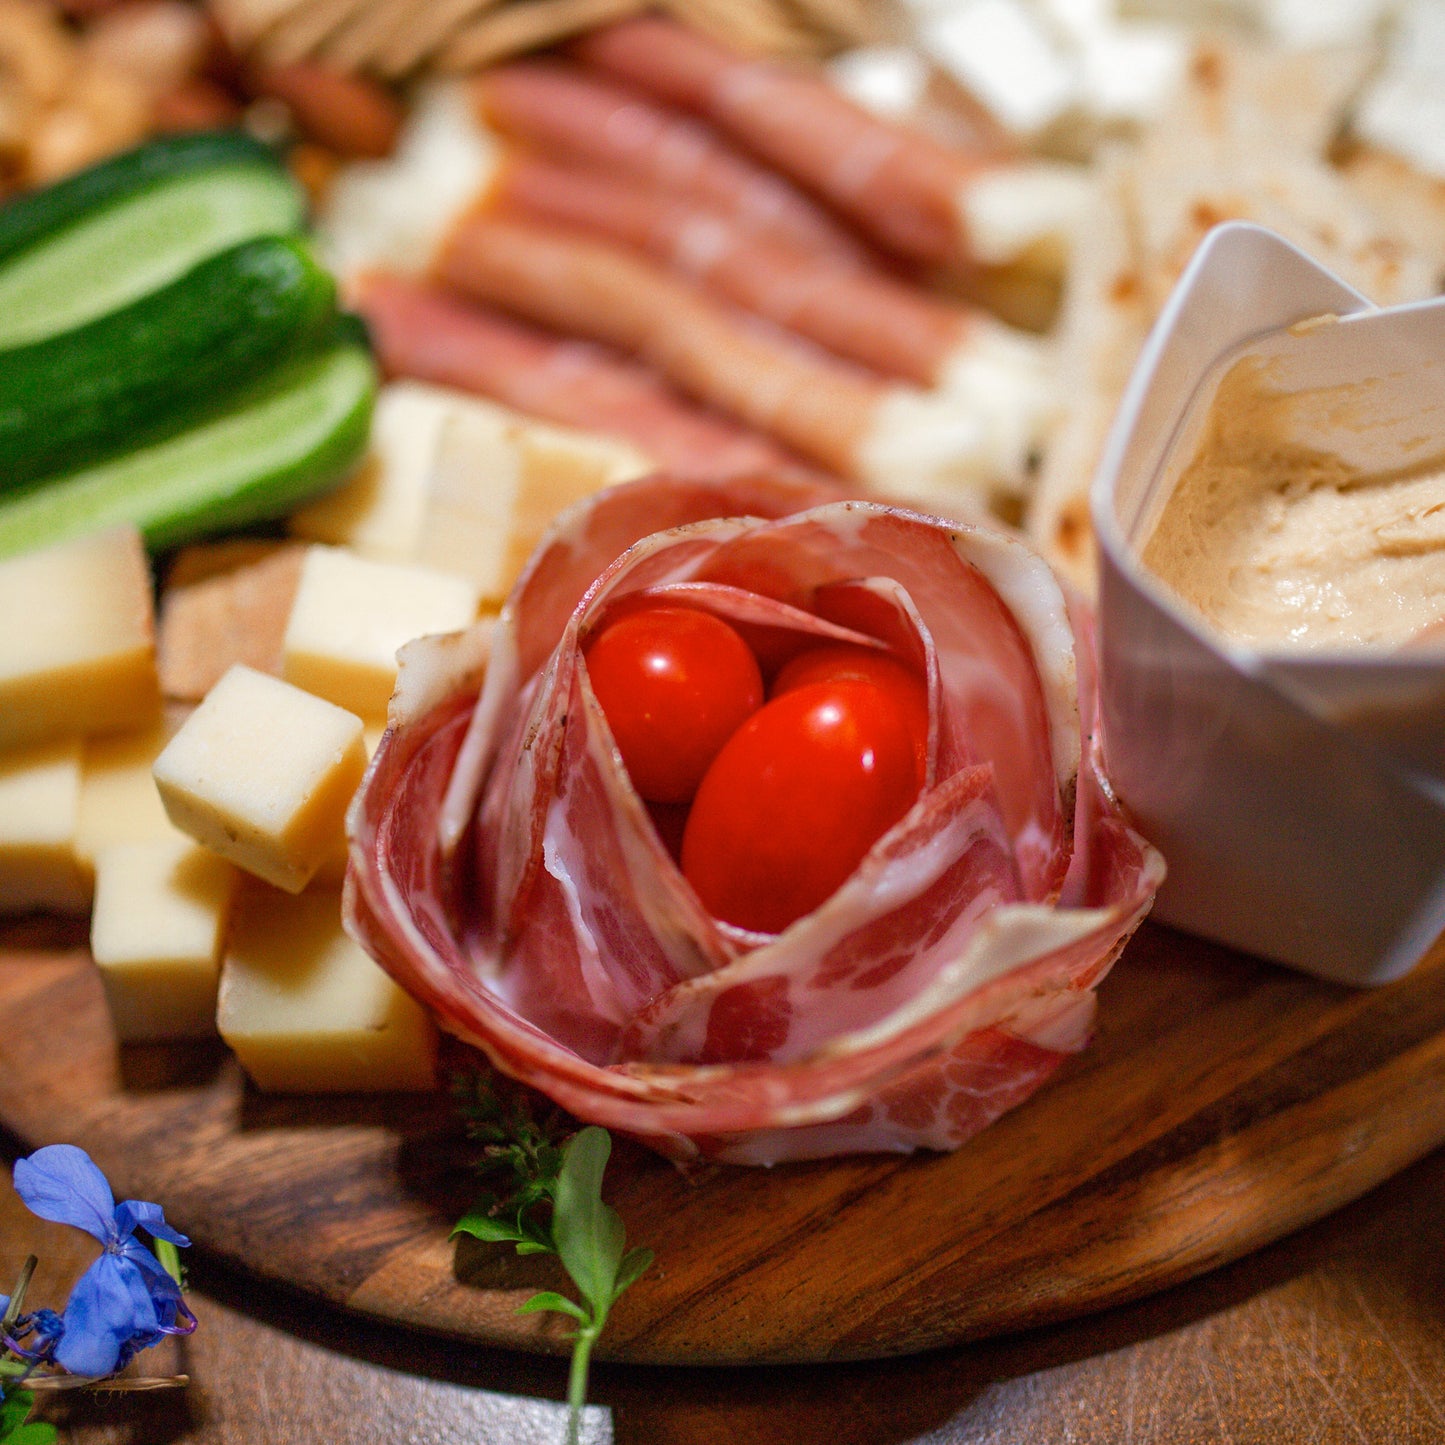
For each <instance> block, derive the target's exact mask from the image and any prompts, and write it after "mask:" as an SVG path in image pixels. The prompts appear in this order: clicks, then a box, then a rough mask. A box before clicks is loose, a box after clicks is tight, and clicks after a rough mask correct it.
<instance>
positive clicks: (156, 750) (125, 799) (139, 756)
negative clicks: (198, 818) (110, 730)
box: [75, 722, 178, 866]
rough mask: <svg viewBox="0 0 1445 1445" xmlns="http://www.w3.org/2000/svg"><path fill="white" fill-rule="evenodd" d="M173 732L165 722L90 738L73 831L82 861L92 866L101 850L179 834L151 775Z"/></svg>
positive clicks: (83, 753)
mask: <svg viewBox="0 0 1445 1445" xmlns="http://www.w3.org/2000/svg"><path fill="white" fill-rule="evenodd" d="M173 731H174V728H173V727H168V726H167V725H166V724H165V723H164V722H161V723H157V724H156V725H155V726H154V727H151V728H146V729H145V731H144V732H138V733H118V734H116V735H115V736H113V737H102V738H87V739H86V741H85V743H84V744H83V746H82V748H81V756H80V816H79V818H78V819H77V822H76V828H75V851H76V853H77V854H78V855H79V856H80V858H81V859H82V860H83V861H85V862H86V863H88V864H91V865H92V866H93V865H94V862H95V859H96V856H97V854H99V852H100V850H101V849H102V848H106V847H108V846H109V845H110V844H112V843H131V842H139V841H141V840H142V839H146V838H174V837H176V836H178V835H177V833H176V829H175V827H174V825H173V824H172V823H171V820H170V819H169V818H168V817H167V816H166V810H165V805H164V804H163V803H162V802H161V795H160V793H159V792H158V791H157V789H156V780H155V779H154V778H153V777H152V776H151V767H152V765H153V764H154V762H155V760H156V758H157V757H158V756H159V755H160V751H161V749H162V748H163V747H165V745H166V740H167V739H168V738H169V737H170V735H171V733H172V732H173Z"/></svg>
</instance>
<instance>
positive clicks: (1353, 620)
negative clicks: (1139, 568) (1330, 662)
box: [1142, 360, 1445, 651]
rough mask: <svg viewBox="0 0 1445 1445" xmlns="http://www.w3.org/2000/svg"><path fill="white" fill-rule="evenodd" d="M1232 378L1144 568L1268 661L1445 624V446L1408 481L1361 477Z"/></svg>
mask: <svg viewBox="0 0 1445 1445" xmlns="http://www.w3.org/2000/svg"><path fill="white" fill-rule="evenodd" d="M1264 370H1265V369H1264V368H1263V367H1262V366H1261V365H1260V364H1259V363H1258V362H1255V361H1250V360H1246V361H1242V362H1240V363H1239V364H1237V365H1236V366H1234V367H1233V368H1231V370H1230V371H1229V372H1228V373H1226V375H1225V377H1224V380H1223V381H1222V383H1221V384H1220V387H1219V391H1218V393H1217V394H1216V396H1215V398H1214V401H1213V404H1212V406H1211V410H1210V414H1209V417H1208V420H1207V422H1206V425H1205V429H1204V433H1203V437H1202V440H1201V442H1200V444H1199V448H1198V450H1197V452H1196V453H1195V455H1194V458H1193V460H1192V461H1191V462H1190V463H1189V465H1188V466H1187V467H1186V469H1185V470H1184V472H1183V473H1182V475H1181V476H1180V478H1179V481H1178V483H1177V485H1176V486H1175V489H1174V491H1173V493H1172V495H1171V496H1170V498H1169V501H1168V502H1167V503H1166V505H1165V507H1164V509H1163V511H1162V513H1161V515H1160V517H1159V521H1158V523H1157V525H1156V526H1155V528H1154V531H1153V534H1152V535H1151V536H1150V538H1149V540H1148V542H1147V544H1146V545H1145V547H1144V551H1143V555H1142V561H1143V563H1144V566H1145V567H1146V568H1148V569H1149V570H1150V571H1151V572H1153V573H1154V574H1155V575H1156V576H1157V577H1159V578H1160V579H1161V580H1162V581H1163V582H1165V583H1166V584H1167V585H1168V586H1169V587H1170V588H1171V589H1172V590H1173V591H1174V592H1175V593H1177V594H1178V596H1179V597H1180V598H1182V599H1183V601H1184V602H1186V603H1187V604H1188V605H1189V606H1190V607H1192V608H1193V609H1194V610H1195V611H1197V612H1199V613H1200V614H1201V615H1202V616H1203V617H1204V618H1205V620H1206V621H1208V622H1209V623H1211V624H1212V625H1213V626H1214V627H1215V628H1216V629H1218V630H1219V631H1220V632H1222V633H1224V634H1225V635H1226V636H1228V637H1229V638H1231V639H1233V640H1235V641H1238V642H1243V643H1247V644H1251V645H1253V646H1256V647H1259V648H1261V649H1277V650H1291V651H1294V650H1325V649H1348V648H1358V647H1397V646H1399V645H1401V644H1403V643H1406V642H1409V641H1411V640H1414V639H1417V638H1419V637H1420V636H1421V634H1423V633H1426V632H1427V630H1428V629H1430V628H1431V627H1432V626H1434V625H1436V624H1439V623H1440V622H1441V620H1442V619H1445V455H1442V452H1445V439H1442V446H1441V448H1439V449H1433V450H1434V455H1433V456H1432V457H1431V458H1430V459H1429V460H1428V461H1425V462H1422V463H1421V465H1419V466H1416V467H1412V468H1411V469H1409V470H1408V471H1395V472H1389V473H1383V472H1382V473H1378V474H1371V473H1366V472H1361V471H1360V470H1357V469H1355V468H1353V467H1351V466H1349V465H1347V464H1346V463H1345V462H1343V461H1342V460H1341V459H1340V458H1339V457H1336V456H1332V455H1329V454H1328V453H1325V452H1321V451H1318V450H1314V449H1311V448H1310V447H1308V446H1305V445H1303V444H1301V443H1300V442H1298V441H1297V440H1295V439H1293V438H1294V437H1295V436H1297V434H1298V431H1299V428H1298V425H1297V423H1295V421H1294V417H1293V413H1294V409H1295V403H1296V401H1297V398H1296V397H1294V396H1292V395H1290V394H1286V393H1281V392H1277V391H1271V390H1269V389H1268V388H1267V386H1266V385H1265V384H1264Z"/></svg>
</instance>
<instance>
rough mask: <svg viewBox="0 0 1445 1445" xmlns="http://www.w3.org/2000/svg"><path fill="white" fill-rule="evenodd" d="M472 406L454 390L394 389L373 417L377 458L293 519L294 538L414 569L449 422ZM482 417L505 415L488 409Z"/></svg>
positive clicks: (407, 384) (372, 455)
mask: <svg viewBox="0 0 1445 1445" xmlns="http://www.w3.org/2000/svg"><path fill="white" fill-rule="evenodd" d="M459 402H461V403H463V404H466V402H467V398H466V397H465V396H464V395H463V394H462V393H461V392H458V391H453V390H451V389H450V388H449V387H443V386H432V385H430V384H429V383H427V382H422V381H393V382H390V383H388V384H387V385H386V386H384V387H382V388H381V391H380V393H379V394H378V395H377V398H376V406H375V408H374V410H373V411H372V416H371V450H370V451H369V452H368V454H367V456H366V460H365V461H364V462H363V463H362V465H361V467H360V468H359V469H358V470H357V472H356V474H355V475H354V476H352V477H350V478H348V479H347V481H346V482H345V483H343V485H341V486H340V487H338V488H337V489H336V490H335V491H333V492H328V493H327V494H326V495H325V496H324V497H321V498H320V499H319V500H317V501H315V502H312V503H311V504H310V505H309V506H306V507H302V508H301V509H300V510H299V511H297V512H295V513H293V514H292V517H291V520H290V522H289V523H288V524H287V530H288V531H290V532H291V533H292V535H293V536H297V537H305V538H306V539H307V540H308V541H312V542H330V543H332V544H334V545H336V546H346V547H351V548H353V549H354V550H355V551H357V552H360V553H361V554H362V556H364V557H375V558H377V559H379V560H381V561H391V562H410V561H412V560H413V559H414V558H415V557H416V555H417V547H418V545H419V543H420V541H421V532H422V522H423V518H424V516H425V514H426V498H427V490H428V488H429V487H430V485H431V472H432V464H433V462H434V460H435V458H436V449H437V438H438V436H439V435H440V434H441V428H442V422H443V421H444V420H445V418H446V416H447V414H448V413H449V412H450V411H451V409H452V408H453V407H454V406H455V405H457V404H458V403H459ZM472 405H474V406H475V407H476V408H477V409H478V410H479V411H482V412H487V411H491V412H495V414H496V416H497V418H498V420H497V423H496V424H497V427H498V429H500V428H501V426H502V425H503V422H502V420H501V418H502V417H503V415H504V413H502V412H501V411H500V409H499V408H492V407H489V406H488V405H487V404H486V403H484V402H474V403H472Z"/></svg>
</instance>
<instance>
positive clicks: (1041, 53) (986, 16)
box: [918, 0, 1079, 136]
mask: <svg viewBox="0 0 1445 1445" xmlns="http://www.w3.org/2000/svg"><path fill="white" fill-rule="evenodd" d="M918 38H919V43H920V44H921V46H922V48H923V50H924V52H925V53H926V54H927V55H928V56H929V57H930V58H931V59H932V60H933V61H935V62H936V63H937V65H938V66H939V68H940V69H942V70H943V71H945V72H946V73H947V74H949V75H951V76H952V77H953V78H954V79H955V80H957V81H958V83H959V84H960V85H962V86H963V87H964V88H965V89H966V90H967V91H969V92H970V93H971V94H972V95H974V96H976V97H977V98H978V99H979V100H980V101H982V102H983V104H984V105H985V106H987V107H988V109H989V110H990V111H992V112H993V114H994V115H995V116H997V118H998V119H999V120H1000V121H1001V122H1002V123H1003V124H1004V125H1005V126H1007V127H1008V128H1009V129H1010V130H1011V131H1014V132H1015V133H1016V134H1018V135H1021V136H1032V135H1036V134H1037V133H1038V132H1040V131H1042V130H1044V129H1046V128H1047V127H1048V126H1049V125H1051V124H1052V123H1053V122H1054V121H1056V120H1057V119H1058V118H1059V117H1060V116H1061V115H1063V114H1064V113H1065V112H1066V111H1067V110H1069V108H1070V107H1071V106H1072V105H1073V104H1074V103H1075V101H1076V99H1077V96H1078V89H1079V76H1078V71H1077V68H1076V66H1075V64H1074V62H1073V59H1072V57H1071V56H1070V55H1069V54H1068V52H1067V50H1066V49H1065V47H1063V46H1061V45H1059V44H1058V43H1057V41H1056V40H1055V38H1054V37H1053V36H1052V35H1051V34H1050V33H1049V31H1048V29H1047V27H1046V26H1044V25H1042V24H1041V23H1040V22H1039V19H1038V17H1037V16H1036V15H1034V14H1033V13H1032V12H1031V11H1030V10H1029V9H1028V8H1027V7H1026V6H1024V5H1021V4H1019V3H1017V0H968V3H965V4H956V5H954V6H951V7H950V8H949V9H947V10H941V11H938V12H937V13H934V14H930V15H926V16H924V17H921V18H920V21H919V27H918Z"/></svg>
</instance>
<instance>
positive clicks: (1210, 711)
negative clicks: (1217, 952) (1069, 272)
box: [1092, 224, 1445, 984]
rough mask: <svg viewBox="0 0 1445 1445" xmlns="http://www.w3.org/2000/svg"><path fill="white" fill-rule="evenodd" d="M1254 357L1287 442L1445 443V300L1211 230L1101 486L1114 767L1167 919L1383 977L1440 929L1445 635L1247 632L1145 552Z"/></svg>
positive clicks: (1126, 403)
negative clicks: (1376, 299) (1200, 601)
mask: <svg viewBox="0 0 1445 1445" xmlns="http://www.w3.org/2000/svg"><path fill="white" fill-rule="evenodd" d="M1321 317H1333V318H1339V319H1338V322H1337V323H1336V322H1333V321H1326V322H1323V323H1316V318H1321ZM1300 323H1311V324H1307V325H1301V324H1300ZM1244 356H1248V357H1249V358H1251V360H1250V361H1249V363H1248V364H1249V366H1251V367H1257V368H1258V370H1259V373H1260V375H1261V376H1263V377H1265V378H1267V385H1268V387H1269V389H1270V392H1271V393H1272V394H1277V395H1281V396H1283V397H1285V398H1286V399H1287V400H1288V401H1289V402H1290V403H1293V402H1294V401H1295V400H1296V399H1298V402H1299V404H1298V405H1297V406H1296V405H1291V406H1289V407H1288V408H1286V409H1285V411H1284V413H1283V414H1284V415H1285V416H1286V417H1287V418H1288V423H1287V424H1288V425H1291V426H1293V427H1295V428H1296V429H1297V432H1298V435H1297V436H1292V437H1291V438H1290V441H1291V442H1292V443H1293V442H1296V441H1297V442H1298V443H1299V444H1300V446H1301V447H1308V448H1309V449H1310V450H1311V451H1312V452H1317V453H1319V454H1321V455H1324V456H1327V457H1329V458H1331V459H1338V461H1339V462H1340V464H1341V466H1342V467H1347V468H1349V469H1352V470H1356V471H1359V472H1361V473H1365V474H1370V475H1375V474H1379V473H1389V472H1391V471H1392V469H1393V470H1401V469H1403V470H1405V471H1409V470H1410V469H1411V468H1412V467H1415V468H1417V469H1418V468H1419V467H1420V466H1421V465H1422V464H1428V463H1429V462H1430V459H1431V458H1432V457H1434V458H1441V457H1445V300H1440V301H1431V302H1426V303H1419V304H1415V305H1411V306H1403V307H1395V308H1392V309H1390V310H1381V309H1379V308H1376V307H1373V306H1372V305H1371V304H1370V303H1369V302H1368V301H1367V300H1366V299H1365V298H1364V297H1362V296H1361V295H1359V293H1358V292H1355V291H1353V290H1351V289H1350V288H1349V287H1347V286H1345V285H1344V284H1343V283H1342V282H1340V281H1339V280H1337V279H1336V278H1335V277H1333V276H1331V275H1330V274H1329V273H1327V272H1325V271H1323V270H1321V269H1320V268H1319V267H1318V266H1316V265H1315V264H1314V263H1313V262H1312V261H1310V260H1309V258H1308V257H1306V256H1305V255H1303V254H1302V253H1301V252H1300V251H1298V250H1296V249H1295V248H1294V247H1293V246H1290V245H1289V244H1288V243H1286V242H1284V241H1282V240H1281V239H1280V238H1279V237H1277V236H1275V235H1273V234H1272V233H1270V232H1268V231H1265V230H1262V229H1261V228H1259V227H1257V226H1251V225H1245V224H1230V225H1226V226H1221V227H1219V228H1218V229H1216V230H1215V231H1213V232H1211V233H1210V235H1209V236H1208V237H1207V238H1206V239H1205V241H1204V243H1203V245H1202V246H1201V247H1200V249H1199V251H1198V253H1197V254H1196V256H1195V257H1194V260H1193V261H1192V262H1191V264H1190V266H1189V268H1188V270H1187V271H1186V272H1185V274H1184V276H1183V277H1182V278H1181V280H1180V282H1179V285H1178V287H1177V288H1176V289H1175V292H1174V294H1173V296H1172V297H1171V299H1170V301H1169V304H1168V306H1167V307H1166V308H1165V310H1164V312H1163V314H1162V315H1161V317H1160V319H1159V321H1158V323H1157V324H1156V326H1155V328H1154V331H1153V332H1152V334H1151V335H1150V338H1149V340H1148V342H1147V343H1146V345H1145V347H1144V349H1143V351H1142V352H1141V354H1140V358H1139V362H1138V365H1137V366H1136V368H1135V371H1134V374H1133V377H1132V379H1131V381H1130V384H1129V387H1128V390H1127V391H1126V393H1125V396H1124V400H1123V403H1122V405H1121V408H1120V411H1119V414H1118V416H1117V418H1116V420H1115V423H1114V427H1113V429H1112V431H1111V433H1110V437H1109V441H1108V445H1107V447H1106V449H1105V453H1104V457H1103V460H1102V461H1101V463H1100V468H1099V472H1098V474H1097V476H1096V477H1095V480H1094V486H1093V495H1092V506H1093V520H1094V527H1095V532H1096V534H1097V537H1098V540H1099V549H1100V570H1101V576H1100V667H1101V702H1102V709H1103V726H1104V741H1105V748H1106V757H1107V763H1108V768H1109V773H1110V776H1111V778H1112V780H1113V782H1114V784H1115V787H1116V788H1117V790H1118V793H1119V796H1120V798H1121V800H1122V801H1123V802H1124V804H1125V805H1126V807H1127V808H1128V809H1129V810H1130V811H1131V812H1132V813H1133V815H1134V817H1135V819H1136V820H1137V822H1138V825H1139V827H1140V828H1141V830H1142V831H1143V832H1144V833H1145V834H1146V835H1147V836H1148V837H1149V838H1150V840H1151V841H1152V842H1154V843H1155V844H1156V845H1157V846H1158V847H1159V848H1160V849H1161V850H1162V851H1163V853H1164V855H1165V857H1166V858H1167V860H1168V862H1169V877H1168V880H1167V882H1166V883H1165V885H1164V888H1163V889H1162V891H1161V892H1160V894H1159V899H1158V903H1157V904H1156V906H1155V910H1154V916H1155V917H1156V918H1157V919H1160V920H1161V921H1163V922H1166V923H1170V924H1173V925H1175V926H1177V927H1179V928H1183V929H1186V930H1188V931H1190V932H1193V933H1198V934H1202V935H1204V936H1206V937H1209V938H1213V939H1216V940H1218V941H1220V942H1222V943H1227V944H1230V945H1232V946H1234V947H1237V948H1241V949H1245V950H1247V951H1249V952H1252V953H1256V954H1259V955H1262V956H1264V957H1266V958H1270V959H1274V960H1276V961H1278V962H1281V963H1286V964H1290V965H1292V966H1294V967H1296V968H1300V969H1304V970H1306V971H1307V972H1310V973H1314V974H1318V975H1320V976H1322V977H1325V978H1330V979H1336V980H1340V981H1342V982H1348V983H1355V984H1376V983H1384V982H1386V981H1388V980H1389V979H1392V978H1395V977H1398V976H1399V975H1400V974H1402V973H1403V972H1405V971H1406V970H1407V969H1409V968H1410V967H1412V966H1413V965H1414V964H1415V963H1416V962H1418V960H1419V959H1420V958H1421V956H1422V955H1423V954H1424V953H1425V952H1426V950H1427V949H1428V948H1429V947H1430V945H1431V944H1432V943H1433V942H1434V941H1435V939H1436V938H1437V936H1439V934H1440V932H1441V930H1442V929H1445V643H1442V644H1438V645H1433V646H1428V645H1427V646H1421V647H1406V648H1404V649H1403V650H1401V649H1398V648H1396V647H1394V646H1389V647H1385V646H1348V647H1338V646H1336V647H1326V648H1317V647H1309V648H1301V647H1299V646H1297V645H1295V644H1294V643H1293V642H1289V643H1279V642H1276V641H1274V640H1270V641H1269V642H1268V643H1266V644H1263V645H1261V644H1256V643H1253V642H1245V641H1241V640H1240V639H1239V637H1238V636H1235V635H1231V634H1230V633H1229V632H1227V631H1225V630H1223V629H1222V628H1221V627H1220V626H1219V625H1217V624H1216V622H1215V621H1213V620H1211V618H1210V617H1208V616H1207V615H1205V614H1204V613H1202V612H1200V611H1198V610H1196V608H1195V607H1194V606H1191V605H1190V604H1189V603H1187V602H1186V601H1185V600H1183V598H1181V597H1180V596H1179V595H1178V594H1177V593H1176V592H1174V591H1173V590H1172V588H1171V587H1170V586H1169V585H1167V584H1166V583H1165V582H1164V581H1163V580H1162V579H1161V577H1160V576H1159V575H1156V574H1155V573H1154V572H1152V571H1151V570H1149V569H1148V568H1146V567H1145V565H1144V563H1143V560H1142V559H1143V554H1144V553H1145V551H1146V550H1147V548H1148V545H1149V542H1150V539H1151V537H1152V536H1153V535H1154V532H1155V529H1156V526H1157V524H1158V522H1159V519H1160V517H1161V516H1163V515H1164V514H1165V512H1166V509H1167V507H1168V504H1169V502H1170V499H1171V497H1172V496H1173V495H1174V494H1175V492H1176V489H1178V488H1179V486H1180V483H1181V480H1182V479H1183V478H1184V477H1185V476H1186V474H1187V473H1188V471H1189V467H1190V464H1191V462H1192V461H1193V460H1194V459H1195V457H1196V456H1197V455H1198V452H1199V448H1200V445H1201V439H1202V438H1203V437H1204V436H1205V433H1206V431H1207V429H1208V427H1209V425H1210V416H1211V407H1212V403H1213V402H1214V400H1215V397H1216V393H1217V392H1218V389H1219V385H1220V382H1221V380H1222V379H1223V378H1224V377H1225V376H1226V375H1228V374H1229V373H1230V371H1231V368H1232V367H1234V365H1235V364H1236V362H1237V361H1238V360H1239V359H1240V358H1241V357H1244ZM1239 374H1240V373H1238V372H1236V373H1235V375H1236V376H1238V375H1239ZM1296 394H1297V396H1296ZM1341 398H1348V400H1349V404H1348V405H1342V404H1341ZM1275 421H1276V423H1277V422H1278V417H1276V418H1275ZM1428 469H1429V467H1428V466H1426V470H1428ZM1442 500H1445V490H1442ZM1441 528H1442V533H1445V510H1442V513H1441ZM1438 615H1439V616H1440V617H1441V618H1445V594H1442V595H1441V597H1440V598H1439V613H1438Z"/></svg>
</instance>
